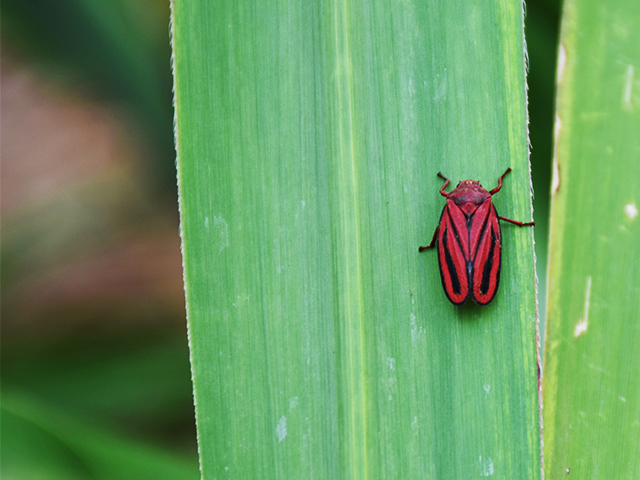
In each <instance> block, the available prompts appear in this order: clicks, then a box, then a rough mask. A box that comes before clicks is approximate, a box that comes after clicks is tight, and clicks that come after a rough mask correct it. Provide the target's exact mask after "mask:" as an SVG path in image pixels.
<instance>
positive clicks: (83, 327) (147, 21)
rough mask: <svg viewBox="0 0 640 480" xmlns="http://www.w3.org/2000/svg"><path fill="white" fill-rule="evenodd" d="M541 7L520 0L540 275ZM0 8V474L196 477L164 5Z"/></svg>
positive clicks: (552, 34)
mask: <svg viewBox="0 0 640 480" xmlns="http://www.w3.org/2000/svg"><path fill="white" fill-rule="evenodd" d="M559 9H560V5H559V3H558V2H557V1H556V0H535V1H529V2H527V17H526V40H527V45H528V54H529V76H528V83H529V113H530V138H531V144H532V150H531V164H532V175H533V181H534V190H535V197H534V216H535V221H536V230H535V235H536V253H537V260H538V275H539V278H541V279H543V278H545V267H546V261H547V258H546V244H547V228H546V227H547V218H548V212H549V183H550V165H551V155H552V148H551V144H552V143H551V142H552V133H553V132H552V130H553V127H552V125H553V106H554V105H553V103H554V91H553V89H554V74H555V61H556V50H557V38H558V18H559ZM0 13H1V20H2V25H1V27H2V30H1V34H2V52H1V53H2V57H1V58H2V60H1V68H2V71H1V89H2V91H1V102H2V104H1V108H2V115H1V124H0V129H1V130H0V131H1V136H2V138H1V161H2V163H1V181H2V193H1V195H2V197H1V220H2V245H1V247H2V248H1V258H0V260H1V267H2V270H1V281H2V284H1V286H2V359H1V360H2V364H1V365H2V398H1V399H2V419H1V421H2V439H1V445H2V447H1V448H2V451H1V455H2V472H1V473H2V477H3V478H29V479H35V478H147V477H148V478H198V476H199V474H198V458H197V444H196V433H195V425H194V413H193V400H192V392H191V381H190V378H191V375H190V371H189V352H188V347H187V332H186V320H185V310H184V295H183V290H182V267H181V256H180V239H179V234H178V211H177V200H176V198H177V197H176V186H175V184H176V182H175V150H174V147H173V109H172V88H171V82H172V78H171V67H170V65H171V63H170V42H169V33H168V32H169V13H170V12H169V2H168V1H166V0H163V1H159V0H139V1H137V2H128V1H124V0H110V1H98V0H60V1H57V2H45V1H35V0H4V1H3V2H2V4H1V12H0ZM544 295H545V292H544V282H542V283H541V284H540V311H541V312H544Z"/></svg>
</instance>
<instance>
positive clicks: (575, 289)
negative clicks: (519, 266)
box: [544, 0, 640, 479]
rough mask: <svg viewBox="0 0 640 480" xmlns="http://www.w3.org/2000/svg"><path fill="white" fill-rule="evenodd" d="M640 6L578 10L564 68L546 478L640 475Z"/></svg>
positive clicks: (565, 42)
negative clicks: (639, 207)
mask: <svg viewBox="0 0 640 480" xmlns="http://www.w3.org/2000/svg"><path fill="white" fill-rule="evenodd" d="M638 25H640V3H638V2H637V1H634V0H629V1H624V0H616V1H613V2H599V1H594V0H568V1H566V2H565V5H564V17H563V23H562V37H561V47H560V56H559V66H558V80H559V85H558V92H559V94H558V103H557V113H556V114H557V117H556V147H555V148H556V155H555V179H554V186H553V191H552V195H553V198H552V218H551V236H550V249H551V254H550V263H549V269H550V276H549V299H548V317H547V321H548V323H547V325H548V327H547V328H548V334H547V347H546V359H545V376H544V378H545V381H544V445H545V450H544V453H545V456H544V457H545V471H546V473H547V478H559V477H562V478H564V477H565V476H566V473H570V474H571V476H572V477H573V476H574V475H575V477H576V478H590V479H597V478H607V479H609V478H635V476H637V474H638V472H639V471H640V456H638V455H637V453H638V451H640V377H639V376H638V365H639V364H640V350H638V348H637V345H638V344H639V343H640V323H638V319H639V318H640V316H639V312H640V294H639V293H640V225H639V222H640V218H638V216H637V214H638V206H639V205H640V193H639V192H640V162H638V158H639V155H640V136H639V135H638V133H639V132H640V80H639V78H640V74H639V70H640V31H639V30H638Z"/></svg>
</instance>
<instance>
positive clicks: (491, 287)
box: [469, 198, 502, 305]
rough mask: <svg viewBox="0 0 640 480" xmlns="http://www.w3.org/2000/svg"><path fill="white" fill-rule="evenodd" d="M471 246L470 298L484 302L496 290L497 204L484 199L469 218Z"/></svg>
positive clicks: (499, 238) (499, 250)
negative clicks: (471, 296)
mask: <svg viewBox="0 0 640 480" xmlns="http://www.w3.org/2000/svg"><path fill="white" fill-rule="evenodd" d="M469 231H470V245H471V252H472V258H473V266H472V269H471V285H472V295H473V300H474V301H475V302H476V303H477V304H478V305H486V304H488V303H489V302H491V300H493V297H495V295H496V292H497V291H498V284H499V283H500V262H501V260H502V234H501V232H500V221H499V218H498V212H497V211H496V207H495V206H494V205H493V203H491V199H490V198H488V199H487V200H485V201H484V203H482V205H480V207H478V209H477V210H476V212H475V214H474V215H473V217H472V219H471V225H470V230H469Z"/></svg>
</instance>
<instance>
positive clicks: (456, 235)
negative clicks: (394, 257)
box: [418, 168, 534, 305]
mask: <svg viewBox="0 0 640 480" xmlns="http://www.w3.org/2000/svg"><path fill="white" fill-rule="evenodd" d="M510 171H511V169H510V168H507V171H506V172H504V173H503V174H502V176H501V177H500V178H499V179H498V186H497V187H496V188H494V189H493V190H490V191H487V190H485V189H484V188H483V187H482V185H480V182H477V181H475V180H463V181H462V182H460V183H459V184H458V186H457V187H456V188H455V189H454V190H453V191H452V192H450V193H447V192H445V189H446V188H447V187H448V186H449V183H450V180H449V179H448V178H446V177H445V176H444V175H442V174H441V173H438V176H439V177H440V178H442V179H443V180H444V181H445V182H444V185H443V186H442V188H441V189H440V195H442V196H443V197H447V203H446V205H445V206H444V209H443V210H442V215H441V216H440V223H439V224H438V226H437V227H436V231H435V233H434V234H433V239H432V240H431V243H430V244H429V246H427V247H420V248H419V249H418V250H419V251H421V252H422V251H423V250H426V249H428V248H433V247H434V245H435V244H436V240H437V241H438V246H437V248H438V264H439V265H440V277H441V278H442V286H443V287H444V293H445V294H446V295H447V298H448V299H449V300H450V301H451V303H453V304H454V305H462V304H463V303H464V302H466V301H467V300H468V299H469V297H471V298H473V300H474V301H475V302H476V303H477V304H478V305H487V304H488V303H489V302H491V300H493V297H495V295H496V292H497V291H498V284H499V283H500V262H501V260H502V234H501V232H500V222H499V220H505V221H507V222H511V223H514V224H516V225H518V226H520V227H526V226H529V225H534V222H528V223H522V222H518V221H516V220H511V219H509V218H505V217H501V216H499V215H498V212H497V211H496V207H495V206H494V205H493V203H492V202H491V196H492V195H495V194H496V193H498V192H499V191H500V189H501V188H502V179H503V178H504V177H505V175H506V174H507V173H509V172H510Z"/></svg>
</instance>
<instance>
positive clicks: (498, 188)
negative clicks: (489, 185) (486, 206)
mask: <svg viewBox="0 0 640 480" xmlns="http://www.w3.org/2000/svg"><path fill="white" fill-rule="evenodd" d="M510 171H511V167H509V168H507V171H506V172H504V173H503V174H502V175H501V176H500V178H499V179H498V186H497V187H496V188H494V189H493V190H491V191H490V192H489V194H490V195H493V194H495V193H498V192H499V191H500V189H501V188H502V179H503V178H504V177H505V175H506V174H507V173H509V172H510Z"/></svg>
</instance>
